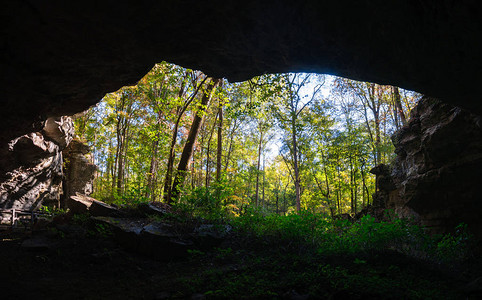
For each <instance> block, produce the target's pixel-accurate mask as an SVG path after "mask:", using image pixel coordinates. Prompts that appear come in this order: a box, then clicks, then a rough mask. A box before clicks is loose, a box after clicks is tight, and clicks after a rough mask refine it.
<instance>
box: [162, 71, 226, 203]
mask: <svg viewBox="0 0 482 300" xmlns="http://www.w3.org/2000/svg"><path fill="white" fill-rule="evenodd" d="M221 80H222V79H211V80H210V81H209V83H208V86H207V88H206V89H205V90H204V91H203V95H202V99H201V104H200V108H199V110H198V111H196V114H195V116H194V120H193V122H192V124H191V129H190V130H189V135H188V137H187V140H186V144H185V145H184V148H183V150H182V154H181V158H180V161H179V165H178V167H177V172H176V177H175V178H174V183H173V185H172V188H171V197H169V198H168V199H167V203H172V202H173V201H174V200H177V198H178V196H179V193H180V189H181V185H182V184H183V183H184V180H185V178H186V172H187V170H188V168H189V164H190V162H191V157H192V151H193V147H194V143H195V142H196V137H197V135H198V133H199V128H200V126H201V124H202V122H203V120H204V114H205V112H206V110H207V107H208V106H209V102H210V101H211V98H212V96H213V93H214V91H215V89H216V87H217V85H218V84H219V83H220V82H221Z"/></svg>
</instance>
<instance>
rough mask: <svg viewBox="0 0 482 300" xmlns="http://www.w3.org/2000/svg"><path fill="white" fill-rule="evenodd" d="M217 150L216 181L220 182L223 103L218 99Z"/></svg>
mask: <svg viewBox="0 0 482 300" xmlns="http://www.w3.org/2000/svg"><path fill="white" fill-rule="evenodd" d="M218 120H219V125H218V151H217V154H216V181H217V182H218V183H219V182H221V167H222V166H221V159H222V154H223V104H222V102H221V101H220V104H219V112H218Z"/></svg>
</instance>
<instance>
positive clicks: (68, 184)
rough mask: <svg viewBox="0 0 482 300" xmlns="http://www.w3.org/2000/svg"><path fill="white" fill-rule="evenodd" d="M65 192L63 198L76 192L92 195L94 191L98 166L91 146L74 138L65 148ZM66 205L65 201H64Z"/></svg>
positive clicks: (63, 204)
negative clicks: (93, 160) (94, 162)
mask: <svg viewBox="0 0 482 300" xmlns="http://www.w3.org/2000/svg"><path fill="white" fill-rule="evenodd" d="M62 153H63V158H64V184H63V186H64V193H63V196H62V199H68V198H69V197H70V196H75V195H76V193H80V194H84V195H90V194H92V192H93V183H94V176H95V172H96V170H97V166H96V165H95V164H93V163H92V162H91V161H92V157H91V155H90V149H89V146H87V145H85V144H84V143H82V142H81V141H79V140H78V139H73V140H72V142H70V144H69V146H68V147H67V148H66V149H64V151H63V152H62ZM62 206H65V202H63V203H62Z"/></svg>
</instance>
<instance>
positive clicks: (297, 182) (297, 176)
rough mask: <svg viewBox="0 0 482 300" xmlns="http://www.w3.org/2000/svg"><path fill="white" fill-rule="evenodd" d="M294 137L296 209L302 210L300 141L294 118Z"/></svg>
mask: <svg viewBox="0 0 482 300" xmlns="http://www.w3.org/2000/svg"><path fill="white" fill-rule="evenodd" d="M292 130H293V134H292V139H293V158H294V159H293V161H294V165H293V169H294V173H295V178H294V179H295V192H296V211H297V212H300V211H301V189H300V170H299V166H298V141H297V139H296V123H295V120H294V119H293V120H292Z"/></svg>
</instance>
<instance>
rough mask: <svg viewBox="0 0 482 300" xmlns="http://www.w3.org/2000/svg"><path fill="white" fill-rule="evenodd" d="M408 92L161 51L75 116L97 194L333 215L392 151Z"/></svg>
mask: <svg viewBox="0 0 482 300" xmlns="http://www.w3.org/2000/svg"><path fill="white" fill-rule="evenodd" d="M419 97H420V95H419V94H417V93H414V92H411V91H406V90H402V89H400V88H398V87H393V86H385V85H378V84H375V83H368V82H358V81H353V80H349V79H345V78H336V77H332V76H325V75H319V74H307V73H286V74H268V75H263V76H259V77H255V78H253V79H251V80H249V81H245V82H240V83H230V82H228V81H226V80H224V79H221V78H210V77H208V76H206V75H204V74H203V73H202V72H200V71H195V70H189V69H184V68H182V67H179V66H176V65H173V64H169V63H166V62H163V63H159V64H156V65H155V66H154V68H153V69H152V70H151V71H150V72H149V73H148V74H147V75H146V76H144V77H143V78H142V79H141V80H140V81H139V82H138V84H137V85H136V86H129V87H123V88H121V89H120V90H118V91H116V92H114V93H110V94H107V95H106V96H105V97H104V98H103V99H102V101H101V102H100V103H99V104H98V105H97V106H95V107H92V108H91V109H89V110H87V111H85V112H83V113H81V114H78V115H76V116H75V117H74V118H75V126H76V134H77V135H78V138H80V139H81V140H83V141H84V142H87V143H88V144H89V146H90V147H91V150H92V154H93V155H92V159H93V162H94V163H95V164H96V165H97V166H98V167H99V169H98V172H97V174H96V178H95V182H94V197H96V198H98V199H100V200H103V201H106V202H109V203H115V204H117V205H122V204H128V203H138V202H143V201H163V202H166V203H169V204H175V205H183V206H187V207H189V208H191V209H194V210H200V211H203V210H204V211H210V210H212V209H214V208H216V209H222V210H224V211H227V212H228V213H230V214H232V215H237V214H239V213H240V212H241V211H242V210H243V209H245V208H246V207H248V206H251V207H256V208H258V209H259V210H262V211H265V212H271V213H276V214H287V213H290V212H295V211H299V210H301V209H305V210H310V211H312V212H320V213H326V214H331V215H332V216H333V215H336V214H342V213H351V214H355V213H357V212H359V211H360V210H362V209H363V208H364V207H366V206H367V205H369V204H370V203H371V201H372V194H373V193H374V192H375V178H374V175H372V174H371V173H369V171H370V169H371V168H373V167H374V166H376V165H378V164H380V163H387V162H390V160H392V159H393V157H394V153H393V150H394V149H393V145H392V142H391V139H390V136H391V135H392V134H393V133H394V132H395V131H396V130H397V129H399V128H400V127H401V126H403V124H405V123H406V120H407V119H408V117H409V115H410V110H411V109H412V108H413V106H414V105H415V104H416V101H417V100H418V99H419Z"/></svg>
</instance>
